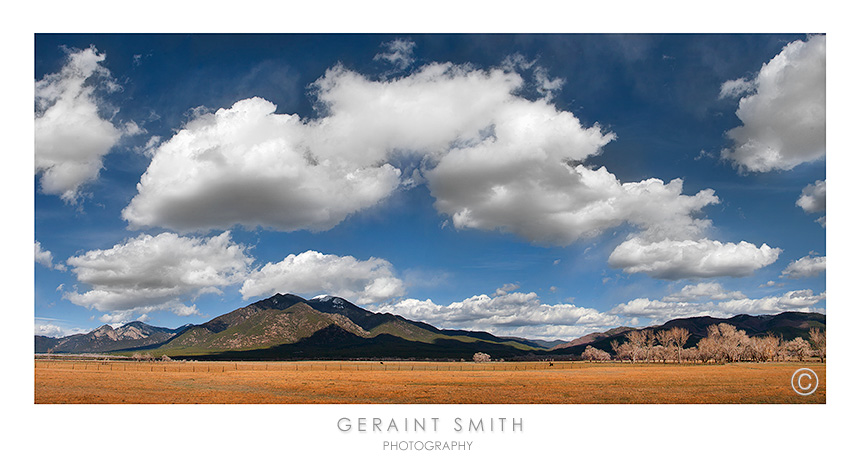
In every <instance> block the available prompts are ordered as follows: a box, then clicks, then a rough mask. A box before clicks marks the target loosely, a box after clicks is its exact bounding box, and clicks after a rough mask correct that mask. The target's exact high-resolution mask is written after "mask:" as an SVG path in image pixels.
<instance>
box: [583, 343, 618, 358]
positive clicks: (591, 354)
mask: <svg viewBox="0 0 862 462" xmlns="http://www.w3.org/2000/svg"><path fill="white" fill-rule="evenodd" d="M581 359H585V360H587V361H589V362H593V361H610V360H611V355H610V353H608V352H607V351H604V350H599V349H598V348H594V347H593V346H592V345H587V348H586V349H584V352H583V353H582V354H581Z"/></svg>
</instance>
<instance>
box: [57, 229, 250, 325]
mask: <svg viewBox="0 0 862 462" xmlns="http://www.w3.org/2000/svg"><path fill="white" fill-rule="evenodd" d="M250 263H251V258H250V257H248V256H246V254H245V248H244V247H243V246H242V245H240V244H236V243H234V242H232V241H231V236H230V233H229V232H224V233H222V234H221V235H218V236H213V237H210V238H192V237H182V236H178V235H176V234H173V233H162V234H159V235H157V236H150V235H147V234H141V235H139V236H138V237H135V238H132V239H128V240H126V241H124V242H123V243H120V244H117V245H115V246H114V247H112V248H110V249H103V250H102V249H100V250H91V251H89V252H86V253H84V254H82V255H78V256H74V257H71V258H69V259H68V260H67V264H68V265H69V266H70V267H72V272H73V273H74V274H75V276H76V277H77V280H78V282H79V283H82V284H86V285H88V286H90V287H91V289H90V290H88V291H86V292H83V293H80V292H77V291H75V292H67V293H66V294H64V297H65V298H67V299H68V300H69V301H71V302H72V303H75V304H76V305H81V306H85V307H88V308H95V309H96V310H98V311H104V312H109V313H108V314H107V315H106V317H104V319H103V320H110V321H112V322H120V321H123V320H127V319H130V318H131V317H132V316H133V315H135V314H141V313H144V314H145V313H148V312H151V311H156V310H170V311H173V312H174V313H176V314H178V315H180V316H188V315H191V314H195V313H197V309H196V307H195V306H194V305H191V306H190V305H187V303H188V302H189V301H192V300H194V299H195V298H196V297H198V296H200V295H202V294H205V293H219V292H220V291H221V288H223V287H225V286H229V285H232V284H237V283H239V282H240V281H241V280H242V278H243V277H244V275H245V274H246V272H247V268H248V265H249V264H250ZM106 322H107V321H106Z"/></svg>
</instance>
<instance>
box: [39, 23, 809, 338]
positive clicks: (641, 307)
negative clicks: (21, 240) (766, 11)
mask: <svg viewBox="0 0 862 462" xmlns="http://www.w3.org/2000/svg"><path fill="white" fill-rule="evenodd" d="M825 41H826V39H825V37H824V36H822V35H802V34H797V35H764V34H757V35H686V34H671V35H603V34H598V35H579V34H574V35H547V34H543V35H421V34H413V35H377V34H364V35H313V34H309V35H289V34H288V35H104V34H101V35H39V34H37V35H36V36H35V61H34V63H35V68H34V69H35V75H34V80H35V85H36V87H35V88H36V92H35V95H36V101H35V108H36V113H35V120H34V122H35V126H36V152H35V160H36V175H35V189H34V195H35V239H34V240H35V242H36V253H35V255H36V258H35V259H36V263H35V316H36V319H35V329H36V332H37V333H43V334H48V335H64V334H69V333H74V332H80V331H89V330H91V329H93V328H95V327H98V326H99V325H101V324H104V323H112V324H116V323H124V322H128V321H132V320H136V319H141V320H144V321H146V322H148V323H151V324H154V325H160V326H168V327H174V326H179V325H182V324H186V323H201V322H205V321H207V320H209V319H211V318H213V317H215V316H217V315H220V314H223V313H225V312H228V311H231V310H233V309H235V308H238V307H241V306H245V305H247V304H249V303H252V302H254V301H256V300H258V299H261V298H266V297H268V296H270V295H272V294H273V293H275V292H282V293H286V292H290V293H296V294H300V295H303V296H307V297H311V296H315V295H319V294H333V295H340V296H343V297H345V298H347V299H349V300H351V301H354V302H356V303H358V304H360V305H362V306H365V307H367V308H369V309H373V310H378V311H389V312H394V313H398V314H401V315H404V316H405V317H408V318H411V319H416V320H422V321H426V322H430V323H432V324H434V325H436V326H439V327H449V328H468V329H480V330H486V331H489V332H492V333H495V334H498V335H516V336H521V337H529V338H546V339H554V338H561V339H571V338H573V337H577V336H580V335H584V334H586V333H589V332H593V331H597V330H606V329H609V328H612V327H616V326H618V325H634V326H646V325H651V324H657V323H661V322H664V321H665V320H668V319H672V318H675V317H683V316H696V315H712V316H716V317H722V316H724V317H729V316H733V315H735V314H739V313H748V314H772V313H778V312H782V311H788V310H802V311H819V312H825V306H826V275H825V257H826V220H825V179H826V162H825Z"/></svg>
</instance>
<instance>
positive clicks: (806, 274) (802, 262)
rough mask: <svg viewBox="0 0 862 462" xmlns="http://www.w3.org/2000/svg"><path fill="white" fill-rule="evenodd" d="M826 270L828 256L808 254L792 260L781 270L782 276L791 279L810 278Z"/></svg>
mask: <svg viewBox="0 0 862 462" xmlns="http://www.w3.org/2000/svg"><path fill="white" fill-rule="evenodd" d="M823 271H826V257H825V256H823V257H815V256H811V255H806V256H804V257H802V258H800V259H799V260H796V261H793V262H791V263H790V264H789V265H787V268H784V270H783V271H782V272H781V277H785V278H791V279H801V278H810V277H814V276H817V275H818V274H820V273H822V272H823Z"/></svg>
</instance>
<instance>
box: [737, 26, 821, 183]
mask: <svg viewBox="0 0 862 462" xmlns="http://www.w3.org/2000/svg"><path fill="white" fill-rule="evenodd" d="M743 93H747V95H746V96H744V97H743V98H742V99H741V100H740V101H739V108H738V109H737V111H736V115H737V117H739V120H740V121H742V125H741V126H739V127H736V128H733V129H731V130H730V131H728V132H727V136H728V137H729V138H730V139H731V140H732V141H733V147H732V148H728V149H724V150H722V152H721V156H722V158H725V159H730V160H731V161H732V162H734V163H735V164H736V165H738V166H739V167H740V168H741V169H745V170H749V171H753V172H767V171H770V170H790V169H792V168H793V167H795V166H797V165H799V164H801V163H804V162H811V161H814V160H817V159H820V158H822V157H824V156H825V155H826V37H825V36H823V35H816V36H812V37H809V38H808V40H798V41H795V42H792V43H790V44H788V45H787V46H785V47H784V49H783V50H782V51H781V53H779V54H778V55H776V56H775V57H774V58H772V60H770V61H769V62H768V63H766V64H764V65H763V67H762V68H761V69H760V72H759V73H758V74H757V76H755V77H754V79H753V80H751V81H746V80H733V81H729V82H725V83H724V85H722V88H721V95H722V96H724V97H729V96H739V95H740V94H743Z"/></svg>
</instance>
